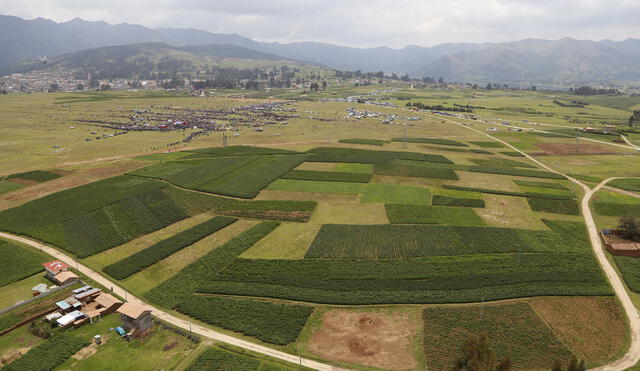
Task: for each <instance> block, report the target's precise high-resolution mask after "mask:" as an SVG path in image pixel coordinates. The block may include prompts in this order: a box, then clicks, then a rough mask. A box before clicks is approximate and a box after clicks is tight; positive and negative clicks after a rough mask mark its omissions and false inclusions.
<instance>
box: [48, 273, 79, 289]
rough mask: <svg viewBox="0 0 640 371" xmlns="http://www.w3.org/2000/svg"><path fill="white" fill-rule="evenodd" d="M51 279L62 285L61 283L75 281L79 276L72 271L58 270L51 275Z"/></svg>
mask: <svg viewBox="0 0 640 371" xmlns="http://www.w3.org/2000/svg"><path fill="white" fill-rule="evenodd" d="M53 280H54V281H55V282H56V283H57V284H58V285H60V286H63V285H66V284H70V283H73V282H76V281H78V280H80V277H78V276H77V275H76V274H75V273H73V272H69V271H64V272H60V273H58V274H56V275H55V276H54V277H53Z"/></svg>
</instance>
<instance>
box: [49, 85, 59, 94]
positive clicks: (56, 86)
mask: <svg viewBox="0 0 640 371" xmlns="http://www.w3.org/2000/svg"><path fill="white" fill-rule="evenodd" d="M58 90H60V86H59V85H58V84H56V83H52V84H49V89H48V90H47V91H48V92H49V93H53V92H56V91H58Z"/></svg>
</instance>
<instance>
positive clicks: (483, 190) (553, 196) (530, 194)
mask: <svg viewBox="0 0 640 371" xmlns="http://www.w3.org/2000/svg"><path fill="white" fill-rule="evenodd" d="M442 187H443V188H445V189H454V190H458V191H471V192H480V193H489V194H494V195H505V196H514V197H532V198H546V199H550V200H569V199H572V198H573V197H572V196H569V195H556V194H547V193H533V192H513V191H501V190H496V189H486V188H475V187H463V186H456V185H450V184H444V185H443V186H442Z"/></svg>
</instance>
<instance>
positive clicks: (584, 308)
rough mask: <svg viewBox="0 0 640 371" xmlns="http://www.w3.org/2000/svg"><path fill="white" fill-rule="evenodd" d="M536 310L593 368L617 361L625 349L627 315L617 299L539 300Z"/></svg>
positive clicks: (536, 303)
mask: <svg viewBox="0 0 640 371" xmlns="http://www.w3.org/2000/svg"><path fill="white" fill-rule="evenodd" d="M530 305H531V307H532V308H533V310H534V311H535V312H536V313H537V314H538V315H539V316H540V317H541V318H542V319H543V320H544V321H545V322H546V323H547V324H548V325H549V326H550V327H551V328H552V329H553V330H554V332H555V333H556V334H557V335H558V336H559V337H560V338H561V339H562V341H563V342H564V343H565V344H567V345H568V346H569V347H570V348H571V349H572V350H573V351H574V352H575V353H576V355H577V356H578V357H579V358H581V359H585V360H586V361H587V362H588V363H590V364H597V363H604V362H606V361H609V360H611V359H612V358H615V356H616V355H617V353H618V352H619V351H620V350H621V349H623V348H624V344H625V334H626V333H627V328H626V325H625V319H624V313H623V311H622V308H621V307H620V305H619V304H618V302H617V301H616V300H615V299H614V298H597V297H596V298H540V299H533V300H531V301H530Z"/></svg>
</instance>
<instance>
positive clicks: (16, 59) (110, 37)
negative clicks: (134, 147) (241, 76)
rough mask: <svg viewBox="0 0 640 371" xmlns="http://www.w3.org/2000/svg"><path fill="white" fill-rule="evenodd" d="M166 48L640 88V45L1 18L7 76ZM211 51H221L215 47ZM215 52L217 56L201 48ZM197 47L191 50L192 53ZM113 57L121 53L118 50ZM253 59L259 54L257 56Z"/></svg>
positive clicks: (458, 76) (449, 76)
mask: <svg viewBox="0 0 640 371" xmlns="http://www.w3.org/2000/svg"><path fill="white" fill-rule="evenodd" d="M149 42H160V43H166V44H168V45H171V46H173V47H180V48H185V47H187V49H186V50H187V51H189V52H194V53H200V52H204V53H206V52H207V50H209V51H211V50H215V53H216V54H217V53H219V52H220V49H221V48H222V47H221V46H220V45H225V46H224V48H225V50H227V51H228V52H231V49H229V48H232V47H235V50H233V53H240V54H241V55H244V56H246V58H256V59H274V58H275V59H277V58H281V59H288V60H295V61H301V62H306V63H313V64H318V65H322V66H325V67H328V68H332V69H339V70H362V71H363V72H375V71H380V70H382V71H384V72H385V73H387V74H390V73H396V74H399V75H401V74H409V75H411V76H413V77H423V76H430V77H435V78H437V77H443V78H444V79H445V80H447V81H464V82H476V83H487V82H491V83H504V84H517V85H532V84H554V85H578V84H599V85H611V84H624V83H637V82H639V81H640V40H638V39H627V40H625V41H611V40H603V41H583V40H574V39H569V38H565V39H560V40H539V39H527V40H522V41H515V42H508V43H483V44H474V43H448V44H441V45H437V46H433V47H420V46H407V47H405V48H402V49H392V48H388V47H378V48H369V49H363V48H354V47H344V46H337V45H331V44H326V43H317V42H298V43H289V44H283V43H268V42H257V41H254V40H251V39H249V38H246V37H243V36H240V35H237V34H220V33H210V32H207V31H202V30H196V29H178V28H158V29H151V28H147V27H144V26H141V25H132V24H126V23H124V24H118V25H110V24H108V23H106V22H101V21H100V22H91V21H85V20H82V19H79V18H76V19H73V20H71V21H68V22H62V23H57V22H54V21H51V20H47V19H43V18H37V19H33V20H25V19H22V18H19V17H14V16H3V15H0V71H4V72H7V71H13V70H14V69H13V67H11V68H8V67H9V66H13V65H15V64H18V63H21V62H25V61H29V60H31V61H33V60H34V59H35V58H36V56H37V55H46V56H49V57H52V56H53V57H55V56H59V55H62V54H66V53H70V52H77V51H81V50H85V49H91V48H98V47H105V46H120V45H128V44H140V43H149ZM211 45H218V47H216V48H212V47H211ZM202 46H209V49H206V48H205V49H198V48H199V47H200V48H201V47H202ZM189 48H191V49H189ZM112 50H113V49H112ZM252 53H253V55H252Z"/></svg>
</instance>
